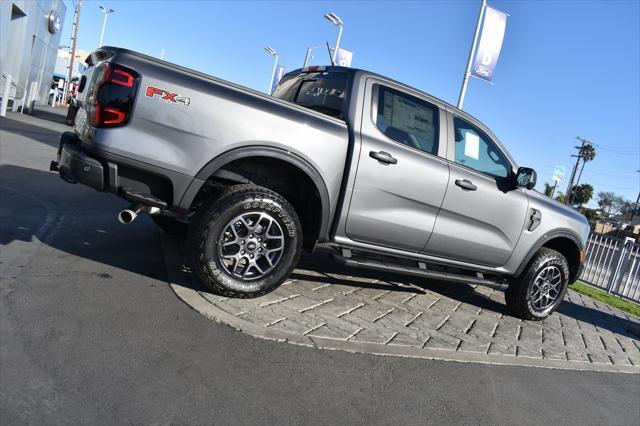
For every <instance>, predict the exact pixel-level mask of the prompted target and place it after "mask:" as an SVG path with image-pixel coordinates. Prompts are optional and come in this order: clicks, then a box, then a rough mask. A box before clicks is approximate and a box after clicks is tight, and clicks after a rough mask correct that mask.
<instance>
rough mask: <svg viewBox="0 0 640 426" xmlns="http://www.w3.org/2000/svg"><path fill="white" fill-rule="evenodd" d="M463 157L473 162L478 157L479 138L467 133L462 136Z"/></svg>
mask: <svg viewBox="0 0 640 426" xmlns="http://www.w3.org/2000/svg"><path fill="white" fill-rule="evenodd" d="M464 155H465V156H466V157H470V158H473V159H474V160H477V159H478V157H479V156H480V137H479V136H478V135H476V134H474V133H471V132H469V131H468V132H466V133H465V134H464Z"/></svg>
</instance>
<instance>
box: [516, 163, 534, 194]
mask: <svg viewBox="0 0 640 426" xmlns="http://www.w3.org/2000/svg"><path fill="white" fill-rule="evenodd" d="M537 178H538V175H537V173H536V171H535V170H533V169H532V168H530V167H520V168H518V174H517V176H516V187H518V188H527V189H533V187H534V186H536V180H537Z"/></svg>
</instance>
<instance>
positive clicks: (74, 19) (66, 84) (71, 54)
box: [62, 0, 82, 103]
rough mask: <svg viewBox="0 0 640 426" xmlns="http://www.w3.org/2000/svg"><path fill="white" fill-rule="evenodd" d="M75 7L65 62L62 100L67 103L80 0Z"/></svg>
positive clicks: (76, 37)
mask: <svg viewBox="0 0 640 426" xmlns="http://www.w3.org/2000/svg"><path fill="white" fill-rule="evenodd" d="M75 6H76V9H75V11H74V12H73V25H72V28H71V45H70V46H69V61H68V62H67V77H66V78H65V80H64V88H63V92H62V93H63V98H62V100H63V102H65V103H68V102H67V101H68V99H67V91H68V90H69V88H70V87H71V76H72V75H73V60H74V58H75V56H76V41H77V40H78V26H79V25H80V9H81V8H82V0H78V1H77V2H76V3H75Z"/></svg>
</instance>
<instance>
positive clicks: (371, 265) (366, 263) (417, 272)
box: [334, 254, 508, 290]
mask: <svg viewBox="0 0 640 426" xmlns="http://www.w3.org/2000/svg"><path fill="white" fill-rule="evenodd" d="M334 258H335V259H336V260H337V261H338V262H340V263H342V264H343V265H346V266H354V267H357V268H365V269H372V270H374V271H384V272H395V273H398V274H405V275H413V276H416V277H424V278H431V279H435V280H444V281H452V282H458V283H466V284H477V285H481V286H484V287H490V288H495V289H498V290H504V289H506V288H507V287H508V284H507V283H501V282H496V281H492V280H488V279H486V278H480V277H472V276H469V275H457V274H452V273H449V272H442V271H432V270H429V269H426V268H425V269H421V268H412V267H410V266H402V265H397V264H389V263H382V262H376V261H374V260H364V259H354V258H346V257H344V256H340V255H339V254H334Z"/></svg>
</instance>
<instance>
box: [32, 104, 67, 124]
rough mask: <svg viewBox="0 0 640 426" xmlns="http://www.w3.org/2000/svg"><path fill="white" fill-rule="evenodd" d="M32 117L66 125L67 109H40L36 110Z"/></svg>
mask: <svg viewBox="0 0 640 426" xmlns="http://www.w3.org/2000/svg"><path fill="white" fill-rule="evenodd" d="M43 108H46V109H43ZM31 115H32V116H34V117H37V118H40V119H42V120H46V121H52V122H54V123H59V124H65V125H66V123H65V119H66V116H67V108H54V107H39V108H35V109H34V110H33V111H32V112H31Z"/></svg>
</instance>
